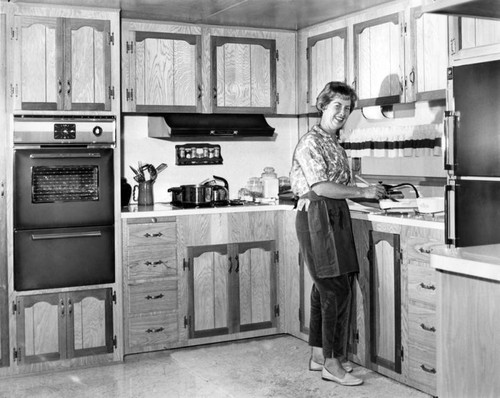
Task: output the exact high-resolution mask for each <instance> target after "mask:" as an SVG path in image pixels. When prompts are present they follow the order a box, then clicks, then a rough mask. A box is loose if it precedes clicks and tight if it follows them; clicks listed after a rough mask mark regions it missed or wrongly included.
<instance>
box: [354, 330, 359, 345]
mask: <svg viewBox="0 0 500 398" xmlns="http://www.w3.org/2000/svg"><path fill="white" fill-rule="evenodd" d="M354 342H355V343H356V344H358V343H359V329H356V330H355V331H354Z"/></svg>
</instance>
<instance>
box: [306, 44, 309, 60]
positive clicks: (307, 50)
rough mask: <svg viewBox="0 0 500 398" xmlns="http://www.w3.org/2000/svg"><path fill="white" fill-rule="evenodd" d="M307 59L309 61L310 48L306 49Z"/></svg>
mask: <svg viewBox="0 0 500 398" xmlns="http://www.w3.org/2000/svg"><path fill="white" fill-rule="evenodd" d="M306 59H307V60H309V47H307V48H306Z"/></svg>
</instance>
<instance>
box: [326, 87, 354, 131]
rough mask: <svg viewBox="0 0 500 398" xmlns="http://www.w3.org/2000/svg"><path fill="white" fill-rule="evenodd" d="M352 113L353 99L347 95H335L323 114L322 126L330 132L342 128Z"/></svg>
mask: <svg viewBox="0 0 500 398" xmlns="http://www.w3.org/2000/svg"><path fill="white" fill-rule="evenodd" d="M350 113H351V100H350V99H349V98H347V97H341V96H335V97H334V98H333V100H332V102H330V103H329V104H328V105H327V106H326V108H325V109H323V114H322V116H321V127H322V128H323V129H324V130H326V131H327V132H329V133H333V132H336V131H338V130H340V129H341V128H342V127H343V126H344V124H345V122H346V121H347V118H348V117H349V115H350Z"/></svg>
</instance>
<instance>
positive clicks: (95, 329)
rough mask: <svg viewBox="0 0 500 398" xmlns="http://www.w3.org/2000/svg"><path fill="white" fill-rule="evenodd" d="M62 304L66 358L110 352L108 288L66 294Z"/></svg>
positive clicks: (109, 295)
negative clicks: (64, 312)
mask: <svg viewBox="0 0 500 398" xmlns="http://www.w3.org/2000/svg"><path fill="white" fill-rule="evenodd" d="M65 303H66V309H67V310H66V312H67V318H66V326H67V329H66V336H67V357H68V358H73V357H81V356H88V355H97V354H105V353H110V352H113V302H112V293H111V289H96V290H82V291H79V292H73V293H68V294H67V295H66V297H65Z"/></svg>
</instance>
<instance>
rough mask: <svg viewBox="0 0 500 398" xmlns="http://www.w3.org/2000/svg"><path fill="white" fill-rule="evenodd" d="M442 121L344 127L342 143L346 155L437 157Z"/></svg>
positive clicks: (441, 133)
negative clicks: (405, 124)
mask: <svg viewBox="0 0 500 398" xmlns="http://www.w3.org/2000/svg"><path fill="white" fill-rule="evenodd" d="M442 136H443V124H442V123H441V124H424V125H417V126H386V127H369V128H363V129H352V130H345V131H343V132H342V133H341V135H340V141H341V144H342V146H343V147H344V149H345V150H346V152H347V155H348V156H350V157H356V158H360V157H365V156H374V157H391V158H393V157H403V156H441V138H442Z"/></svg>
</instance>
